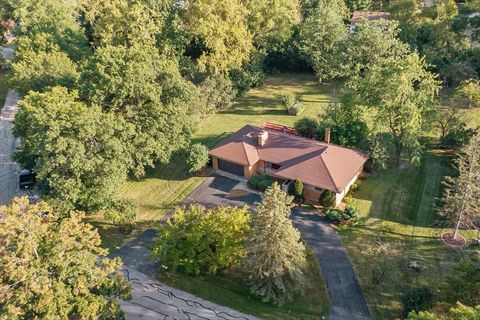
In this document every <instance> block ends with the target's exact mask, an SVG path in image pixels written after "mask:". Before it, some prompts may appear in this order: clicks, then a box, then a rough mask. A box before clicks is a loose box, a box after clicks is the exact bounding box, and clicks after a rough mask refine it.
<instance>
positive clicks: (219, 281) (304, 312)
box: [161, 251, 329, 320]
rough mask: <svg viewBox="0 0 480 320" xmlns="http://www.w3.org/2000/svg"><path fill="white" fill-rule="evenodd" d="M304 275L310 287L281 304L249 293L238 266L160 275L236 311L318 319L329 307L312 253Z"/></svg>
mask: <svg viewBox="0 0 480 320" xmlns="http://www.w3.org/2000/svg"><path fill="white" fill-rule="evenodd" d="M308 262H309V264H308V271H307V274H306V275H307V277H308V279H309V283H310V284H311V287H310V288H308V290H307V291H306V294H305V295H304V296H300V297H297V298H296V299H295V300H294V301H292V302H290V303H287V304H285V305H284V306H282V307H275V306H272V305H271V304H268V303H264V302H262V301H260V300H259V299H258V298H256V297H254V296H252V295H251V294H250V292H249V289H248V287H247V286H246V284H245V282H244V280H245V279H246V276H245V275H244V274H243V273H242V272H241V271H240V270H238V269H232V270H227V271H225V272H223V273H221V274H217V275H202V276H196V277H193V276H187V275H184V274H178V273H177V274H174V275H170V276H167V275H165V274H163V275H161V281H162V282H163V283H165V284H168V285H171V286H173V287H175V288H179V289H182V290H185V291H188V292H190V293H193V294H195V295H197V296H199V297H201V298H203V299H206V300H208V301H212V302H215V303H218V304H220V305H226V306H229V307H231V308H234V309H236V310H238V311H242V312H245V313H247V314H251V315H254V316H257V317H259V318H262V319H284V320H296V319H305V320H307V319H312V320H313V319H321V316H322V315H326V314H327V313H328V310H329V302H328V301H329V299H328V295H327V292H326V290H325V285H324V283H323V279H322V277H321V270H320V266H319V265H318V262H317V260H316V258H315V256H314V255H313V253H312V252H310V251H309V253H308Z"/></svg>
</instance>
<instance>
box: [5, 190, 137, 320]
mask: <svg viewBox="0 0 480 320" xmlns="http://www.w3.org/2000/svg"><path fill="white" fill-rule="evenodd" d="M0 216H1V217H2V219H1V221H0V268H1V270H2V273H1V275H0V318H1V319H112V320H113V319H119V318H123V317H124V315H123V311H122V310H121V308H120V305H119V302H118V299H119V298H122V299H128V298H129V297H130V291H131V289H130V286H129V285H128V283H127V282H126V280H125V278H124V277H123V275H122V274H121V272H120V264H121V261H120V259H119V258H115V259H108V258H105V256H106V255H107V250H105V249H102V248H101V247H100V242H101V241H100V236H99V235H98V233H97V231H96V230H95V229H94V228H93V227H92V226H91V225H89V224H87V223H84V222H82V218H83V215H82V214H81V213H79V212H71V213H70V214H69V215H68V216H66V217H65V218H63V219H59V215H58V213H57V212H55V211H54V210H53V209H52V208H51V207H49V206H48V205H47V204H45V203H44V202H41V203H39V204H35V205H29V204H28V199H27V198H17V199H15V200H13V201H12V202H11V203H10V204H9V205H8V206H4V207H0Z"/></svg>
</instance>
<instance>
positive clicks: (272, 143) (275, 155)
mask: <svg viewBox="0 0 480 320" xmlns="http://www.w3.org/2000/svg"><path fill="white" fill-rule="evenodd" d="M262 130H264V131H267V132H268V139H267V142H266V143H265V145H264V146H262V147H261V146H259V145H258V142H257V136H258V134H259V133H260V132H261V131H262ZM209 153H210V155H212V156H215V157H218V158H221V159H225V160H228V161H231V162H235V163H238V164H242V165H248V166H251V165H254V164H255V163H257V162H258V161H259V160H264V161H267V162H271V163H275V164H279V165H281V167H280V169H279V170H278V171H277V172H276V173H275V174H276V175H277V176H279V177H282V178H285V179H296V178H299V179H300V180H302V181H303V182H305V183H307V184H310V185H313V186H316V187H319V188H322V189H329V190H333V191H336V192H341V191H343V189H345V187H346V186H347V184H348V183H349V182H350V181H351V180H352V178H353V177H354V176H355V174H357V173H358V171H359V170H360V169H361V168H362V166H363V164H364V163H365V161H366V160H367V156H366V155H365V154H363V153H361V152H359V151H355V150H352V149H348V148H344V147H340V146H337V145H334V144H327V143H324V142H319V141H315V140H310V139H305V138H300V137H296V136H292V135H288V134H284V133H280V132H277V131H275V130H270V129H265V128H259V127H255V126H250V125H247V126H245V127H243V128H241V129H240V130H238V131H237V132H235V133H233V134H232V135H230V136H229V137H228V138H226V139H224V140H222V141H221V142H220V143H219V144H217V145H216V146H215V147H213V148H212V149H211V150H210V152H209Z"/></svg>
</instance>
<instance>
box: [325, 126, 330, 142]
mask: <svg viewBox="0 0 480 320" xmlns="http://www.w3.org/2000/svg"><path fill="white" fill-rule="evenodd" d="M325 142H326V143H330V128H326V129H325Z"/></svg>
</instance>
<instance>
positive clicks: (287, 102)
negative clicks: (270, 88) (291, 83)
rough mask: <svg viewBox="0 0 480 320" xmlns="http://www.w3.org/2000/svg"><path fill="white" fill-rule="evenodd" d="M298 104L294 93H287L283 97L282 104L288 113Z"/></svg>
mask: <svg viewBox="0 0 480 320" xmlns="http://www.w3.org/2000/svg"><path fill="white" fill-rule="evenodd" d="M297 102H298V100H297V97H296V96H295V95H294V94H293V93H285V94H283V95H282V104H283V106H284V107H285V109H286V110H287V111H288V109H290V107H292V106H293V105H294V104H296V103H297Z"/></svg>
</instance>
